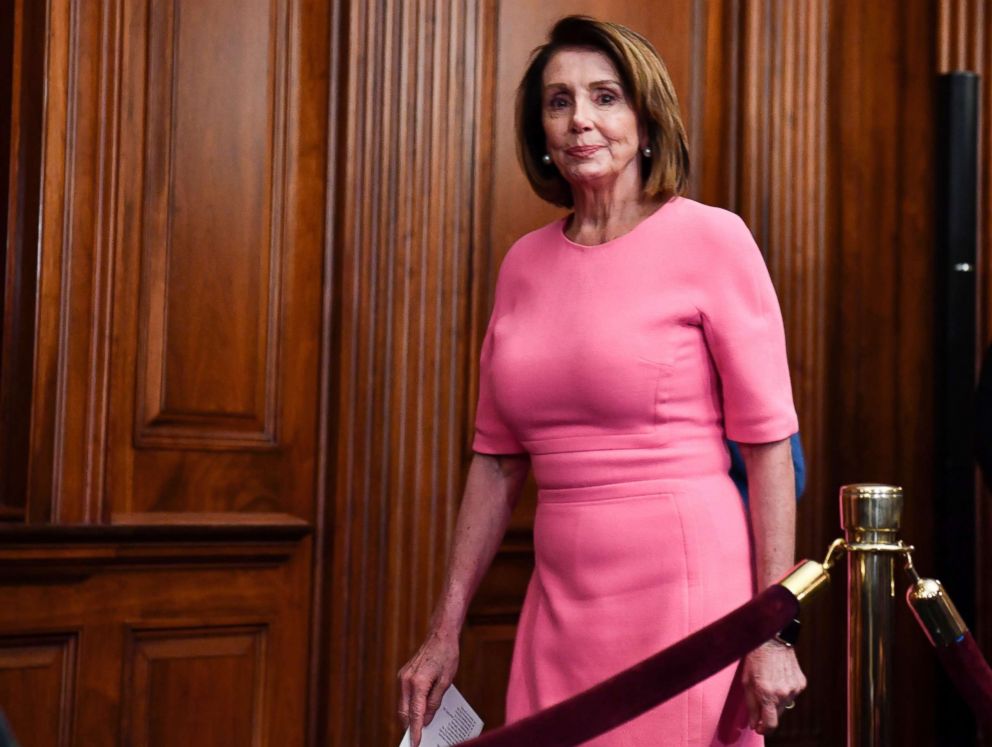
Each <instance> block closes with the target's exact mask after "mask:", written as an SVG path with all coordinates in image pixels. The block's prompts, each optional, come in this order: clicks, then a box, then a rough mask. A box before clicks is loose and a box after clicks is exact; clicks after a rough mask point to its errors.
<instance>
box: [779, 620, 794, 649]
mask: <svg viewBox="0 0 992 747" xmlns="http://www.w3.org/2000/svg"><path fill="white" fill-rule="evenodd" d="M775 640H776V641H778V642H779V643H781V644H782V645H783V646H788V647H789V648H792V647H793V646H795V645H796V643H797V642H798V641H799V618H798V617H797V618H795V619H793V620H792V622H790V623H789V624H788V625H786V626H785V627H784V628H782V629H781V630H780V631H779V632H778V633H776V634H775Z"/></svg>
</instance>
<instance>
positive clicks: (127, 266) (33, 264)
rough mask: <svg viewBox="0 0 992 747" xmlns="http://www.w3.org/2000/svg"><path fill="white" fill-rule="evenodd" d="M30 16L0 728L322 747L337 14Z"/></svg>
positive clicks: (11, 355)
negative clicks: (313, 674)
mask: <svg viewBox="0 0 992 747" xmlns="http://www.w3.org/2000/svg"><path fill="white" fill-rule="evenodd" d="M12 16H13V21H14V23H13V30H14V31H13V33H14V35H15V40H16V43H15V44H14V47H13V50H14V52H13V64H12V67H11V70H12V79H13V81H14V90H15V92H16V95H14V96H13V97H12V108H13V114H12V117H11V120H10V121H12V122H13V127H12V133H11V149H10V153H11V154H12V159H11V164H12V169H11V179H10V181H9V185H10V187H11V191H10V193H11V195H12V199H11V200H10V202H9V203H8V204H9V205H10V210H9V211H8V215H9V216H10V220H9V223H8V226H7V229H8V230H7V238H8V243H7V246H8V254H7V263H6V267H7V274H6V278H5V279H6V281H7V282H6V285H5V288H6V301H7V304H6V313H5V316H4V322H5V324H4V341H5V343H7V342H8V341H11V340H13V339H15V338H16V337H17V335H19V334H20V335H23V332H24V330H25V329H27V331H28V332H29V336H28V344H27V345H26V346H20V345H14V344H13V343H11V344H5V346H4V358H3V366H4V369H3V375H4V378H3V381H4V387H5V389H4V395H5V398H7V399H6V400H5V401H6V402H8V403H10V404H9V405H8V407H7V408H6V410H5V413H6V414H10V413H13V414H14V416H15V417H14V419H13V420H10V421H8V420H5V422H4V424H3V430H4V436H5V450H4V463H3V476H4V483H5V490H4V493H3V511H4V518H6V519H8V521H7V522H6V523H5V524H4V525H3V526H2V528H0V584H2V589H3V599H4V603H3V604H2V605H0V708H3V709H4V710H5V711H6V712H7V714H8V717H9V719H10V721H11V725H12V727H13V729H14V731H15V733H16V734H17V735H18V736H19V738H20V740H22V743H23V744H25V745H69V744H75V745H83V744H85V745H110V744H134V745H153V744H158V745H166V744H187V745H230V744H244V745H249V744H251V745H263V744H280V745H281V744H302V743H304V741H305V738H306V732H307V713H308V701H307V698H308V692H309V690H308V682H309V677H310V669H311V668H310V661H309V655H310V650H311V647H310V626H311V619H310V611H311V604H310V597H311V591H312V588H311V587H312V577H313V573H312V566H311V564H312V563H313V558H314V552H313V539H312V537H313V529H314V527H315V525H316V524H317V516H318V512H319V510H320V507H319V505H318V488H317V486H318V482H319V481H320V480H321V479H323V478H322V477H321V474H322V470H323V469H324V466H325V465H324V462H323V460H322V459H321V457H320V454H321V452H320V449H319V446H318V445H319V443H320V439H321V437H322V436H321V433H322V426H323V422H324V421H323V420H322V419H321V417H320V415H319V413H320V412H321V408H322V407H323V403H324V400H323V399H322V393H321V386H320V382H321V380H322V377H321V375H320V361H321V350H322V342H321V341H322V333H323V331H324V328H323V326H322V314H323V277H324V265H325V261H324V222H325V218H324V216H325V207H326V190H325V184H326V175H325V168H326V149H327V127H326V122H327V116H326V112H327V93H328V83H327V76H328V69H329V65H330V52H329V22H330V16H329V9H328V7H327V6H326V4H324V3H312V2H304V1H302V0H300V1H297V0H288V1H286V2H283V1H282V0H250V1H248V2H242V1H241V0H238V1H237V2H234V1H233V0H205V1H204V0H196V1H195V2H194V1H192V0H176V1H175V2H151V3H149V2H138V1H136V0H101V1H100V2H82V1H81V0H64V1H58V0H57V1H56V2H51V3H48V4H47V7H46V4H43V3H34V2H30V1H29V0H21V1H19V2H17V3H15V4H14V6H13V11H12ZM32 187H34V188H36V189H33V188H32ZM35 215H36V216H38V221H37V226H38V229H37V231H36V232H33V231H35V229H34V221H33V217H34V216H35ZM25 319H28V320H30V324H29V325H28V326H27V327H24V326H20V327H19V326H18V324H22V323H23V322H24V320H25ZM20 339H23V337H22V338H20ZM12 382H13V383H16V388H15V389H13V390H12V389H11V388H10V386H11V385H12ZM21 438H23V439H25V443H26V446H27V448H18V444H19V443H20V442H19V441H18V439H21ZM12 486H20V489H18V490H13V489H12Z"/></svg>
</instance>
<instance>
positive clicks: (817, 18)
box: [714, 0, 836, 744]
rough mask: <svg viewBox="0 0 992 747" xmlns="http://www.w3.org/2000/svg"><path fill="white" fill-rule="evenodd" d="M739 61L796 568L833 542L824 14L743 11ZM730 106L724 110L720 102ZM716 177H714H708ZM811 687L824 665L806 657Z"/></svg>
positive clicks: (778, 8)
mask: <svg viewBox="0 0 992 747" xmlns="http://www.w3.org/2000/svg"><path fill="white" fill-rule="evenodd" d="M739 7H740V23H741V31H740V45H741V50H742V54H741V58H740V60H741V61H740V66H739V70H738V73H737V74H738V75H739V76H740V79H739V86H740V87H739V89H738V94H737V96H738V105H739V111H740V123H739V127H740V130H739V139H738V149H739V152H738V154H737V158H736V159H735V161H736V165H737V179H738V181H737V185H736V186H737V189H736V192H737V204H738V209H739V211H740V213H741V215H742V217H743V218H744V220H745V222H746V223H747V224H748V226H750V228H751V230H752V232H753V233H754V235H755V238H756V240H757V242H758V245H759V246H760V247H761V249H762V251H763V252H764V254H765V258H766V261H767V263H768V268H769V271H770V273H771V276H772V280H773V282H774V284H775V288H776V291H777V293H778V297H779V301H780V303H781V307H782V316H783V319H784V321H785V330H786V339H787V341H788V349H789V363H790V368H791V371H792V386H793V396H794V399H795V403H796V409H797V411H798V412H799V419H800V427H801V433H802V439H803V445H804V448H805V451H806V458H807V463H808V464H810V465H815V466H816V468H814V469H812V470H811V474H810V481H809V485H808V487H807V496H806V498H805V499H804V503H803V504H802V505H803V506H804V507H805V506H809V505H810V504H812V506H813V507H814V509H813V510H806V511H802V513H801V520H800V521H799V522H798V525H797V547H798V554H799V556H800V557H802V556H804V555H807V556H809V555H812V556H817V555H818V554H819V553H820V552H822V550H821V549H820V548H821V547H823V546H824V538H825V537H827V536H829V535H830V534H831V532H834V533H836V523H835V522H834V520H833V516H834V513H833V511H832V510H830V508H829V507H832V502H833V500H834V495H833V489H834V488H833V486H831V485H830V484H828V482H827V480H828V479H829V473H828V471H827V470H826V469H824V468H823V467H822V465H824V464H825V463H826V461H827V458H826V457H827V437H828V431H827V423H826V417H825V403H826V397H827V394H828V389H829V382H828V379H827V374H828V372H827V366H826V355H825V351H826V349H827V345H828V339H827V335H828V329H827V305H828V296H827V293H828V288H827V286H826V282H827V278H828V277H829V262H830V260H829V257H828V251H829V247H828V239H827V220H828V214H827V210H828V207H827V200H828V189H829V178H828V172H827V157H826V152H827V137H828V130H827V111H828V95H829V89H828V85H827V76H828V62H829V61H828V51H829V49H828V45H829V32H830V22H829V21H830V19H829V10H830V4H829V2H824V1H823V0H797V1H796V2H778V1H777V0H755V1H754V2H746V3H742V4H741V5H740V6H739ZM729 101H730V102H731V103H733V98H732V94H731V98H730V99H729ZM714 168H715V167H714ZM809 627H810V630H808V631H807V632H806V638H807V639H811V640H816V641H818V642H823V643H825V641H826V638H825V636H828V633H827V632H826V626H823V625H821V624H818V623H817V620H815V619H814V620H812V621H810V626H809ZM803 658H804V661H803V665H804V667H805V668H806V670H807V671H806V673H807V676H808V677H810V679H811V681H821V675H820V673H819V671H818V669H819V667H820V665H822V664H824V663H826V662H824V661H822V659H820V658H814V657H811V656H809V655H806V656H804V657H803ZM825 696H829V693H825V692H824V691H822V690H813V691H811V693H810V694H809V696H808V697H804V698H803V699H801V700H800V705H799V709H798V710H797V711H795V715H794V716H793V717H792V718H790V719H788V720H787V721H786V722H784V724H783V729H784V732H783V733H784V734H786V735H787V736H789V737H792V738H801V739H802V740H803V742H802V743H804V744H805V743H813V742H815V741H817V739H818V738H820V737H822V729H821V727H820V725H819V723H818V718H817V716H816V714H818V713H823V712H825V710H824V709H825V708H826V702H825V700H824V697H825Z"/></svg>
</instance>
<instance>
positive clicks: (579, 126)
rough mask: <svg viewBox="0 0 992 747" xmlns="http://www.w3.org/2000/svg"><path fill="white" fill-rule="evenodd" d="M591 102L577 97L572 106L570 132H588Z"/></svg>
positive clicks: (590, 124)
mask: <svg viewBox="0 0 992 747" xmlns="http://www.w3.org/2000/svg"><path fill="white" fill-rule="evenodd" d="M591 115H592V111H591V104H590V102H589V101H586V100H585V98H584V97H579V98H578V99H577V100H576V101H575V105H574V107H573V108H572V132H588V131H589V130H591V129H592V117H591Z"/></svg>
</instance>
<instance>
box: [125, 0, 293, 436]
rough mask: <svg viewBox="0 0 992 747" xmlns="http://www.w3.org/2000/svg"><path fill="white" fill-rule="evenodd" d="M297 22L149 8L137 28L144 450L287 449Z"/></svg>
mask: <svg viewBox="0 0 992 747" xmlns="http://www.w3.org/2000/svg"><path fill="white" fill-rule="evenodd" d="M288 9H289V6H288V5H286V4H284V3H274V2H271V0H256V1H255V2H251V3H244V2H238V3H233V2H222V1H221V0H213V1H212V2H176V3H173V4H170V3H152V4H150V5H149V11H150V13H149V15H148V16H147V18H145V19H140V20H139V19H138V18H135V19H134V21H133V26H132V28H133V30H134V32H135V33H136V35H137V37H138V38H139V39H145V40H146V41H145V43H144V44H139V45H138V49H137V50H135V52H134V53H133V55H134V56H137V55H139V54H140V55H141V56H143V57H144V58H145V60H146V62H145V68H144V69H141V68H140V67H139V68H138V69H137V70H134V71H125V72H131V75H129V76H128V77H127V79H126V81H125V84H124V85H125V92H124V96H125V97H126V98H128V99H133V100H134V101H139V102H140V101H144V102H145V106H144V109H143V116H141V117H139V118H136V121H135V122H134V123H133V124H134V125H135V132H134V135H135V137H137V138H138V141H139V142H140V143H143V144H144V153H143V154H142V156H143V159H144V175H143V176H144V178H143V180H142V192H141V199H140V202H139V204H138V205H136V206H135V207H136V208H137V209H139V211H140V215H141V222H140V224H138V225H139V226H140V229H139V230H140V233H141V236H140V239H138V240H137V241H136V247H137V248H138V249H139V250H140V256H141V257H142V263H141V275H140V280H139V286H140V289H141V290H140V296H141V304H140V310H139V312H138V323H137V326H138V330H139V342H138V350H137V361H136V365H137V368H138V385H137V392H136V394H137V400H138V401H137V403H136V407H135V409H136V424H135V425H136V434H135V440H136V443H137V445H138V446H139V447H155V446H158V447H161V448H168V447H172V448H182V447H183V446H206V447H208V448H225V447H226V448H236V447H259V446H260V447H272V446H274V445H275V444H276V441H275V438H276V434H275V422H274V421H275V414H276V410H277V403H276V401H275V397H276V393H277V391H278V387H277V382H276V362H277V354H278V344H279V336H280V322H279V311H280V301H279V291H280V278H279V268H280V267H281V265H282V260H283V255H284V253H285V251H286V248H285V239H286V237H285V236H284V235H283V234H282V232H281V225H282V216H281V213H282V210H283V208H284V202H283V199H282V190H283V185H284V182H285V178H286V172H285V158H284V155H285V153H284V149H283V147H282V136H283V132H284V130H285V122H284V117H285V114H286V103H287V102H286V96H287V91H286V88H285V85H284V79H285V75H286V66H287V64H288V38H287V33H288V24H287V18H286V15H287V11H288ZM141 20H144V21H145V24H146V28H144V29H142V28H141ZM218 25H219V26H220V27H222V28H224V30H225V33H224V35H223V36H222V37H220V38H221V39H222V44H217V39H218V37H217V31H216V29H217V26H218ZM238 50H251V53H250V54H245V53H243V52H241V53H239V51H238ZM126 57H132V55H130V54H126ZM204 70H209V71H210V74H208V75H207V74H204V72H203V71H204ZM232 92H236V93H235V94H234V95H232Z"/></svg>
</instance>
